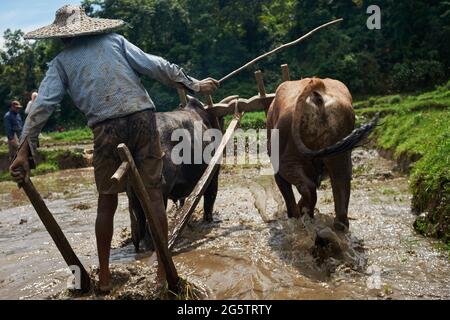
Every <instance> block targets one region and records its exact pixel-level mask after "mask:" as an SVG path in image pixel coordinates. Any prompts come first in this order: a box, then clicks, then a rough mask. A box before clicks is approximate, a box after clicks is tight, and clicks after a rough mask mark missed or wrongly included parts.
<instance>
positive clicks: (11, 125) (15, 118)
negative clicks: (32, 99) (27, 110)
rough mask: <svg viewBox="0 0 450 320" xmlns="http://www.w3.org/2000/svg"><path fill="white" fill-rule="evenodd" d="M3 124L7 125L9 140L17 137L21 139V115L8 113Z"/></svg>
mask: <svg viewBox="0 0 450 320" xmlns="http://www.w3.org/2000/svg"><path fill="white" fill-rule="evenodd" d="M3 122H4V125H5V130H6V135H7V136H8V140H12V139H14V137H15V135H17V137H18V138H20V135H21V133H22V127H23V124H22V117H21V116H20V114H19V113H15V112H12V111H8V112H7V113H6V114H5V116H4V117H3Z"/></svg>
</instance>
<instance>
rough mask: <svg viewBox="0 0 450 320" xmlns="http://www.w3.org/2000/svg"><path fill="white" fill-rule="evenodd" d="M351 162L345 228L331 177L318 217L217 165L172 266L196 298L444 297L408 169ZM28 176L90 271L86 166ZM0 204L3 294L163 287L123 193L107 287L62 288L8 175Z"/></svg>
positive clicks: (448, 272)
mask: <svg viewBox="0 0 450 320" xmlns="http://www.w3.org/2000/svg"><path fill="white" fill-rule="evenodd" d="M353 161H354V181H353V186H352V197H351V200H350V210H349V211H350V213H349V216H350V224H351V226H350V232H349V233H340V232H336V231H334V230H333V228H332V220H333V211H334V210H333V199H332V192H331V189H330V184H329V182H325V183H324V184H323V186H322V187H321V189H320V191H319V201H318V205H317V207H318V210H317V212H316V217H315V219H314V220H311V219H309V218H303V219H301V220H288V219H287V218H286V217H285V216H286V213H285V207H284V203H283V201H282V198H281V195H280V194H279V192H278V191H277V189H276V186H275V183H274V181H273V178H272V177H268V176H260V175H259V170H258V169H254V168H247V167H243V168H237V167H233V168H225V170H224V171H223V173H222V174H221V178H220V189H219V195H218V199H217V202H216V213H215V215H214V222H213V223H209V224H208V223H204V222H203V221H202V220H201V219H202V212H201V210H200V209H199V210H197V211H196V213H195V215H194V218H193V220H192V221H191V223H190V224H189V226H188V227H187V229H186V232H185V233H184V235H183V237H182V239H181V240H180V241H179V243H178V244H177V246H176V248H175V250H174V260H175V264H176V266H177V269H178V270H179V273H180V275H181V276H182V277H183V278H184V279H186V280H187V281H188V282H189V283H192V284H193V286H192V288H196V289H195V290H196V291H195V292H197V298H200V299H448V298H450V283H449V279H450V264H449V260H448V257H447V256H446V253H445V252H443V251H439V250H438V249H436V248H435V243H434V242H433V241H432V240H429V239H426V238H423V237H421V236H419V235H417V234H415V233H414V230H413V228H412V224H413V222H414V219H415V216H414V215H413V214H412V213H411V211H410V195H409V193H408V185H407V178H406V177H404V176H402V175H400V174H399V173H397V172H394V171H393V170H392V169H393V167H394V163H393V162H390V161H388V160H385V159H382V158H381V157H379V156H378V154H377V153H376V151H373V150H356V151H355V152H354V153H353ZM34 181H35V184H36V186H37V187H38V189H39V190H41V192H42V193H43V194H44V195H45V197H46V201H47V203H48V205H49V208H50V210H51V211H52V212H53V213H54V214H55V217H56V219H57V220H58V222H59V223H60V224H61V227H62V229H63V230H64V231H65V232H66V235H67V237H68V239H69V241H70V242H71V243H72V245H73V247H74V250H75V251H76V252H77V254H79V256H80V259H81V260H82V261H83V263H84V264H85V266H88V267H90V271H91V274H92V276H93V278H95V275H96V264H97V261H96V249H95V235H94V221H95V210H96V197H97V195H96V192H95V186H94V185H93V172H92V170H91V169H80V170H69V171H64V172H59V173H56V174H51V175H47V176H42V177H37V178H36V179H35V180H34ZM297 197H298V194H297ZM0 205H1V210H0V235H1V238H0V298H3V299H46V298H49V297H50V298H57V299H73V298H77V299H160V298H164V297H161V295H160V294H161V290H158V288H156V283H155V272H154V266H152V265H148V254H136V253H134V248H133V245H132V244H131V243H130V240H129V219H128V210H127V200H126V198H125V197H124V196H121V197H120V205H119V210H118V213H117V216H116V220H115V238H114V240H113V250H112V257H111V263H112V265H113V277H114V290H113V292H112V293H111V294H110V295H107V296H102V295H98V294H96V293H95V292H93V293H92V294H90V295H85V296H81V297H80V296H73V295H71V294H68V292H67V291H66V290H65V288H66V282H67V279H68V276H69V271H67V270H66V268H65V265H64V262H63V261H62V259H61V257H60V255H59V253H58V252H57V250H56V248H55V247H54V245H53V243H52V241H51V239H50V238H49V236H48V235H47V234H46V233H45V230H44V229H43V227H42V224H41V222H40V221H39V220H38V218H37V215H36V213H35V212H34V211H33V209H32V208H31V207H30V206H29V205H28V204H27V201H26V199H25V198H24V196H23V195H22V193H21V192H20V191H18V190H16V189H15V186H14V185H13V184H10V183H1V184H0ZM199 207H201V206H199ZM170 212H171V213H170V215H173V212H174V210H173V209H172V210H170ZM171 218H173V216H171ZM171 220H172V219H171ZM22 221H23V222H22ZM21 222H22V223H21Z"/></svg>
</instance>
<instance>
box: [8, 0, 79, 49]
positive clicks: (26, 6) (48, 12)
mask: <svg viewBox="0 0 450 320" xmlns="http://www.w3.org/2000/svg"><path fill="white" fill-rule="evenodd" d="M80 2H81V1H78V0H0V47H2V46H3V42H4V40H3V33H4V32H5V30H6V29H8V28H9V29H11V30H17V29H22V30H23V31H24V32H28V31H31V30H34V29H37V28H39V27H43V26H45V25H48V24H51V23H52V22H53V20H54V19H55V13H56V10H58V9H59V8H60V7H62V6H63V5H65V4H79V3H80Z"/></svg>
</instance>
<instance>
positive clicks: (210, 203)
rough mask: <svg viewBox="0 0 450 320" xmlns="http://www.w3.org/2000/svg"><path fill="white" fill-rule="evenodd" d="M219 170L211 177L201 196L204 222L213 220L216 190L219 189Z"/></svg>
mask: <svg viewBox="0 0 450 320" xmlns="http://www.w3.org/2000/svg"><path fill="white" fill-rule="evenodd" d="M219 170H220V169H219ZM219 170H217V172H216V174H215V175H214V177H213V178H212V180H211V183H210V184H209V186H208V188H207V189H206V191H205V195H204V197H203V221H205V222H212V221H213V210H214V203H215V202H216V198H217V191H218V189H219Z"/></svg>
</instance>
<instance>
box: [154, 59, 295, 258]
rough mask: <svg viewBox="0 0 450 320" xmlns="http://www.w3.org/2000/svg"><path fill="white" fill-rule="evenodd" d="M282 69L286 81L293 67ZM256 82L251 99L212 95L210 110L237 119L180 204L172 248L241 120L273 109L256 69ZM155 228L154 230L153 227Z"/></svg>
mask: <svg viewBox="0 0 450 320" xmlns="http://www.w3.org/2000/svg"><path fill="white" fill-rule="evenodd" d="M281 70H282V79H283V82H285V81H289V80H290V77H289V68H288V65H287V64H283V65H282V66H281ZM255 79H256V84H257V87H258V92H259V94H258V95H257V96H254V97H252V98H250V99H240V98H239V97H238V96H231V97H228V98H225V99H223V100H222V101H221V102H220V103H216V104H214V103H212V105H210V103H211V102H212V97H210V96H209V97H208V98H207V101H209V102H208V103H207V104H208V106H209V107H208V108H207V110H208V112H212V113H213V114H214V115H215V116H217V117H223V116H226V115H233V119H232V120H231V122H230V124H229V126H228V128H227V130H226V131H225V134H224V136H223V138H222V141H221V143H220V145H219V146H218V148H217V149H216V153H215V155H214V157H213V158H212V159H211V161H210V163H209V165H208V167H207V169H206V170H205V172H204V173H203V175H202V177H201V178H200V180H199V181H198V183H197V185H196V186H195V188H194V190H193V191H192V193H191V194H190V195H189V197H188V198H187V199H186V200H185V203H184V205H183V207H181V208H179V209H178V210H177V212H176V213H175V215H176V216H177V217H178V218H177V219H176V222H175V225H174V226H173V227H172V229H171V230H170V232H169V242H168V247H169V248H168V249H169V250H172V249H173V248H174V246H175V244H176V242H177V240H178V239H179V238H180V236H181V234H182V233H183V230H184V229H185V227H186V226H187V224H188V223H189V221H190V219H191V217H192V215H193V213H194V211H195V209H196V208H197V205H198V204H199V202H200V200H201V198H202V196H203V194H204V193H205V191H206V189H207V188H208V186H209V184H210V182H211V180H212V177H213V176H214V174H215V173H216V172H217V170H218V169H219V164H220V162H221V161H222V157H223V154H224V150H225V147H226V146H227V144H228V143H229V141H230V140H231V139H232V138H233V134H234V132H235V130H236V129H237V127H238V124H239V122H240V121H241V119H242V117H243V116H244V114H245V113H246V112H256V111H266V112H267V110H268V109H269V107H270V104H271V103H272V101H273V99H274V98H275V94H274V93H270V94H267V93H266V89H265V86H264V80H263V74H262V72H261V71H259V70H258V71H256V72H255ZM178 95H179V97H180V104H181V106H182V107H183V106H186V104H187V103H188V97H187V96H186V93H185V92H184V90H183V89H178ZM152 232H153V231H152ZM155 248H156V249H157V250H158V246H157V245H156V243H155ZM156 259H157V255H156V253H153V254H152V255H151V257H150V258H148V260H147V263H148V264H153V263H154V262H156Z"/></svg>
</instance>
